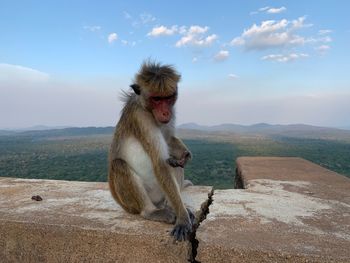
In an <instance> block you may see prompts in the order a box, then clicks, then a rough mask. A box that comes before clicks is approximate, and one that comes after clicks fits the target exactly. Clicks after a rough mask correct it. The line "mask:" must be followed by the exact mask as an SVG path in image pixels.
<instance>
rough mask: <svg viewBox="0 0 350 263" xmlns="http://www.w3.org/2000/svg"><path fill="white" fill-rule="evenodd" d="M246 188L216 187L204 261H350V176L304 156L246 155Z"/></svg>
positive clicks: (203, 229)
mask: <svg viewBox="0 0 350 263" xmlns="http://www.w3.org/2000/svg"><path fill="white" fill-rule="evenodd" d="M237 166H238V169H237V172H238V175H239V176H240V177H241V179H242V182H243V187H244V188H246V189H231V190H216V191H215V192H214V195H213V204H212V205H211V206H210V207H209V210H210V212H209V214H208V216H207V219H206V220H204V221H203V222H202V224H201V225H200V227H199V228H198V230H197V239H198V241H199V247H198V255H197V260H199V261H201V262H350V180H349V179H348V178H346V177H344V176H342V175H339V174H337V173H334V172H332V171H329V170H327V169H324V168H322V167H320V166H318V165H315V164H313V163H311V162H308V161H306V160H303V159H300V158H274V157H271V158H270V157H265V158H264V157H244V158H239V159H238V160H237Z"/></svg>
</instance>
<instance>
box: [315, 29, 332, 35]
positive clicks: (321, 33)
mask: <svg viewBox="0 0 350 263" xmlns="http://www.w3.org/2000/svg"><path fill="white" fill-rule="evenodd" d="M332 32H333V31H332V30H330V29H321V30H318V34H319V35H328V34H330V33H332Z"/></svg>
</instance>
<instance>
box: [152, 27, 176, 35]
mask: <svg viewBox="0 0 350 263" xmlns="http://www.w3.org/2000/svg"><path fill="white" fill-rule="evenodd" d="M177 32H178V27H177V26H176V25H175V26H172V27H171V28H167V27H166V26H158V27H154V28H152V31H151V32H149V33H148V34H147V36H152V37H158V36H170V35H174V34H175V33H177Z"/></svg>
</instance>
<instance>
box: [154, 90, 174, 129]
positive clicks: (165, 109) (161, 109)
mask: <svg viewBox="0 0 350 263" xmlns="http://www.w3.org/2000/svg"><path fill="white" fill-rule="evenodd" d="M176 98H177V94H176V92H175V93H174V94H172V95H170V96H166V97H165V96H159V95H157V94H152V95H151V96H150V97H149V105H150V108H151V111H152V114H153V116H154V118H155V119H156V120H157V121H158V122H160V123H168V122H169V121H170V120H171V118H172V116H173V106H174V104H175V102H176Z"/></svg>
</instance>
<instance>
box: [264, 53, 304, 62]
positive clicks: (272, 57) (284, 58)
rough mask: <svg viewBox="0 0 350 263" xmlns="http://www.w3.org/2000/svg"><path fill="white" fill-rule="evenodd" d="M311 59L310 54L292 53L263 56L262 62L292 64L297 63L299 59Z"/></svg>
mask: <svg viewBox="0 0 350 263" xmlns="http://www.w3.org/2000/svg"><path fill="white" fill-rule="evenodd" d="M307 57H309V55H308V54H305V53H299V54H297V53H290V54H286V55H284V54H270V55H267V56H263V57H262V58H261V59H262V60H270V61H276V62H291V61H295V60H297V59H301V58H307Z"/></svg>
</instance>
